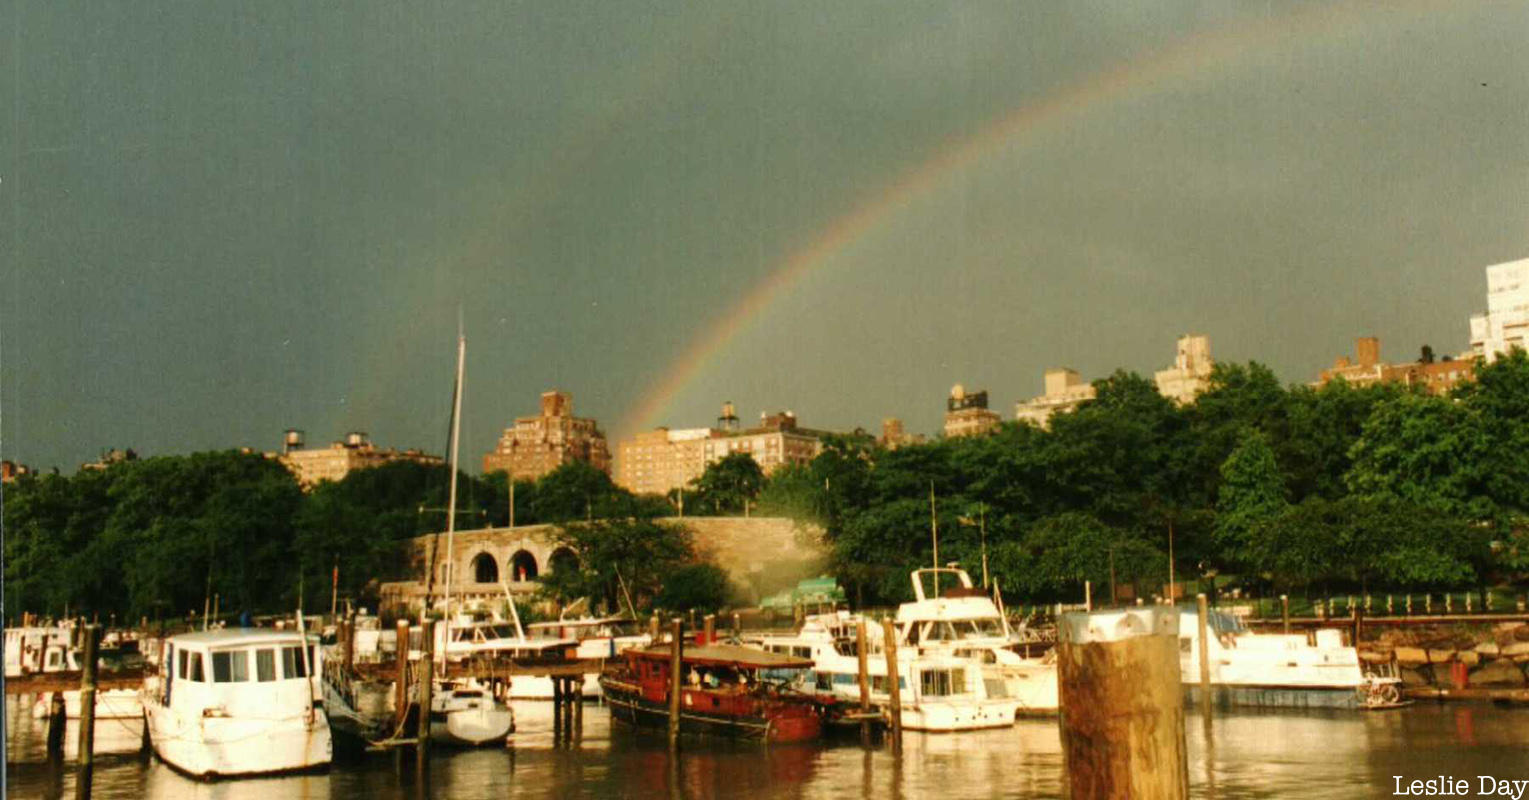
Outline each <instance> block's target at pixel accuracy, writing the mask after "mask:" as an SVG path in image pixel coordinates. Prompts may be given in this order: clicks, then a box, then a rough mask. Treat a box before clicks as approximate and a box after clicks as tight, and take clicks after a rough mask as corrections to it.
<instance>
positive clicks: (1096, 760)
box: [1057, 607, 1189, 800]
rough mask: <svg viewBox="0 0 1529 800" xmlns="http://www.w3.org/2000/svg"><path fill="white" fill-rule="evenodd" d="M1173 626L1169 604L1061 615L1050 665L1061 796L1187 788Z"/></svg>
mask: <svg viewBox="0 0 1529 800" xmlns="http://www.w3.org/2000/svg"><path fill="white" fill-rule="evenodd" d="M1178 627H1179V618H1178V614H1177V613H1175V611H1174V609H1172V608H1168V607H1147V608H1139V609H1128V610H1125V611H1113V612H1098V613H1093V614H1076V613H1075V614H1067V615H1064V616H1063V617H1062V619H1061V621H1060V622H1059V624H1058V626H1057V633H1058V637H1057V639H1058V644H1057V668H1058V683H1059V688H1060V690H1061V715H1060V716H1059V724H1060V727H1061V734H1062V764H1063V768H1064V770H1065V773H1066V780H1065V781H1064V783H1063V786H1064V788H1065V790H1066V796H1068V797H1071V798H1073V800H1085V799H1086V800H1096V799H1099V798H1112V799H1113V798H1122V799H1123V798H1136V800H1183V798H1187V797H1188V796H1189V769H1188V761H1187V759H1186V757H1185V747H1184V700H1183V695H1182V694H1181V692H1182V689H1181V687H1180V685H1179V647H1178Z"/></svg>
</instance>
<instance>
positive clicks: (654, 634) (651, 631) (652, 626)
mask: <svg viewBox="0 0 1529 800" xmlns="http://www.w3.org/2000/svg"><path fill="white" fill-rule="evenodd" d="M648 638H649V639H650V640H652V642H653V644H658V612H657V611H655V612H653V617H652V618H651V619H649V620H648Z"/></svg>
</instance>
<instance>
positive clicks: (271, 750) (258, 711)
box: [142, 628, 333, 778]
mask: <svg viewBox="0 0 1529 800" xmlns="http://www.w3.org/2000/svg"><path fill="white" fill-rule="evenodd" d="M304 639H307V640H308V642H307V645H306V646H305V642H304ZM315 641H316V637H307V636H305V635H303V634H299V633H297V632H295V631H280V630H271V629H263V628H244V629H229V630H217V631H203V632H200V633H188V634H182V635H179V636H171V637H170V638H168V639H166V640H165V641H164V643H163V645H162V647H163V651H162V655H161V658H160V660H159V663H160V665H161V667H160V670H159V673H158V674H157V675H154V676H151V677H150V678H148V679H147V680H145V681H144V687H143V693H142V703H143V708H144V713H145V716H146V717H147V722H148V730H149V739H150V741H151V742H152V744H153V747H154V752H155V753H156V754H157V755H158V756H159V757H160V759H162V760H163V761H164V762H165V763H167V764H169V765H170V766H172V767H174V768H176V769H178V770H180V771H182V772H185V773H188V774H190V775H193V776H196V777H199V778H214V777H233V776H248V775H264V774H272V773H280V772H294V771H301V770H308V769H316V768H323V767H327V766H328V765H329V762H330V758H331V754H332V749H333V743H332V741H331V739H330V733H329V721H328V718H327V717H326V715H325V713H324V709H323V708H322V698H321V696H320V695H318V694H317V692H319V691H320V689H319V687H318V684H317V682H316V681H314V680H313V679H312V678H311V676H312V675H313V674H314V673H315V671H316V670H317V669H318V668H319V664H318V660H319V648H318V647H317V646H315V644H314V642H315Z"/></svg>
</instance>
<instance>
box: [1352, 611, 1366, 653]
mask: <svg viewBox="0 0 1529 800" xmlns="http://www.w3.org/2000/svg"><path fill="white" fill-rule="evenodd" d="M1349 611H1350V613H1351V614H1352V615H1353V619H1352V620H1351V621H1350V624H1351V625H1353V628H1354V630H1353V634H1352V635H1353V637H1354V641H1353V642H1352V643H1351V644H1353V646H1354V647H1358V646H1359V637H1360V636H1362V635H1364V612H1363V611H1360V610H1359V609H1357V608H1351V609H1349Z"/></svg>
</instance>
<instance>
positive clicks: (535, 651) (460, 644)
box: [436, 619, 600, 700]
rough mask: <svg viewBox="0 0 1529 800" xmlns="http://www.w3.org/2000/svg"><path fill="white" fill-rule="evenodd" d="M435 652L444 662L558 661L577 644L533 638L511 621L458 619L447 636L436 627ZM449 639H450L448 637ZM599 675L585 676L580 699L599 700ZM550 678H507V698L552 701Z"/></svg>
mask: <svg viewBox="0 0 1529 800" xmlns="http://www.w3.org/2000/svg"><path fill="white" fill-rule="evenodd" d="M436 630H437V632H438V636H439V637H441V639H442V640H445V641H440V640H438V641H437V644H436V650H437V652H440V651H442V650H444V652H445V653H446V660H447V661H465V660H467V659H469V658H472V657H474V656H485V657H489V658H509V659H514V660H517V661H531V662H537V661H559V660H564V659H567V658H572V657H574V654H575V653H577V652H578V647H579V643H578V642H577V641H576V640H574V639H571V638H555V637H552V636H547V637H543V638H532V637H529V636H526V635H525V632H524V631H523V630H522V629H521V628H519V627H517V626H516V624H515V623H511V622H498V621H494V620H470V619H461V620H459V621H458V622H457V623H455V624H453V625H452V626H451V628H450V633H449V634H448V633H447V631H446V626H444V625H442V626H439V627H438V628H437V629H436ZM448 637H449V638H448ZM599 677H600V676H599V674H598V673H595V674H592V675H587V676H585V681H584V686H583V688H582V696H584V697H599V692H600V687H599ZM552 696H553V692H552V678H550V677H547V676H545V675H517V676H515V677H514V678H511V679H510V686H509V690H508V694H507V695H506V697H507V699H510V700H551V699H552Z"/></svg>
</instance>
